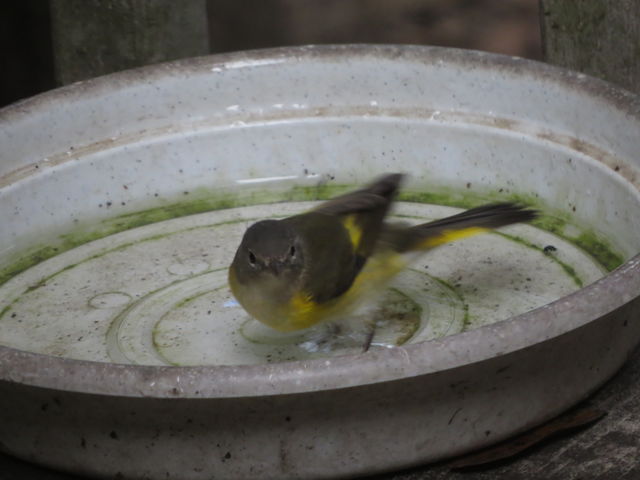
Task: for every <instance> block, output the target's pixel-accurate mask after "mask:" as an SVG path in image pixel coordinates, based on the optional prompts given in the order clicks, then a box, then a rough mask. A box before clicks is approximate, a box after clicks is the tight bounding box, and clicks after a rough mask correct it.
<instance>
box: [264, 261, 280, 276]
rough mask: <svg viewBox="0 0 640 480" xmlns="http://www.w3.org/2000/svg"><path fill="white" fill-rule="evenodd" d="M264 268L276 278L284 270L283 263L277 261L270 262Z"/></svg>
mask: <svg viewBox="0 0 640 480" xmlns="http://www.w3.org/2000/svg"><path fill="white" fill-rule="evenodd" d="M266 266H267V268H268V269H269V271H271V272H272V273H273V274H274V275H275V276H276V277H277V276H279V275H280V273H282V270H283V269H284V263H283V262H280V261H278V260H271V261H270V262H268V263H267V265H266Z"/></svg>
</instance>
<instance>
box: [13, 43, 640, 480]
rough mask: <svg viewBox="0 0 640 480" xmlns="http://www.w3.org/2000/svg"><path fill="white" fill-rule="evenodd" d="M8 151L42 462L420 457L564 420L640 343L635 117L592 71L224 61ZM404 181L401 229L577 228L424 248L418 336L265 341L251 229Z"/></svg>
mask: <svg viewBox="0 0 640 480" xmlns="http://www.w3.org/2000/svg"><path fill="white" fill-rule="evenodd" d="M0 144H1V145H2V150H1V153H0V155H1V157H0V218H1V219H2V229H0V272H5V277H4V280H5V282H4V283H3V284H2V285H0V312H1V313H0V344H2V345H4V346H2V347H0V378H1V379H2V380H1V381H0V412H2V414H0V419H1V421H2V424H3V429H2V431H1V432H0V442H1V443H0V445H1V446H2V448H3V449H4V450H6V451H8V452H10V453H12V454H14V455H17V456H20V457H22V458H27V459H30V460H32V461H36V462H40V463H43V464H46V465H50V466H53V467H56V468H61V469H66V470H71V471H76V472H81V473H88V474H93V475H104V476H114V475H117V474H118V473H120V474H122V475H124V477H125V478H130V477H141V478H166V476H167V475H169V476H171V477H175V478H184V479H191V478H193V479H200V478H211V477H212V476H215V477H220V478H243V479H244V478H294V477H295V478H299V477H325V478H329V477H336V478H343V477H345V476H352V475H362V474H366V473H374V472H378V471H384V470H389V469H393V468H400V467H406V466H409V465H413V464H416V463H422V462H427V461H432V460H436V459H440V458H444V457H446V456H451V455H454V454H457V453H461V452H464V451H469V450H471V449H473V448H477V447H480V446H483V445H487V444H489V443H492V442H495V441H498V440H500V439H502V438H505V437H506V436H508V435H511V434H513V433H515V432H518V431H521V430H523V429H525V428H528V427H530V426H532V425H534V424H537V423H540V422H541V421H543V420H545V419H547V418H550V417H551V416H553V415H555V414H557V413H558V412H560V411H562V410H563V409H566V408H567V407H569V406H570V405H572V404H574V403H576V402H577V401H579V400H580V399H582V398H584V397H585V396H586V395H587V394H588V393H590V392H591V391H593V390H594V389H595V388H596V387H597V386H598V385H600V384H601V383H602V382H603V381H605V380H606V379H607V378H609V376H610V375H611V374H612V373H613V372H615V371H616V369H617V368H619V366H620V365H621V364H622V362H623V361H624V360H625V358H626V357H627V355H628V353H629V351H630V350H631V349H632V348H633V347H634V346H635V345H636V344H637V343H638V339H639V338H640V325H639V322H638V315H639V309H640V306H639V305H640V303H639V300H638V296H639V295H640V258H639V257H638V256H637V254H638V252H639V251H640V235H639V231H640V220H639V216H638V215H637V212H638V209H639V207H640V194H639V191H638V187H639V185H640V163H639V161H638V157H637V152H638V150H639V149H638V147H639V146H640V102H639V100H638V99H637V97H634V96H632V95H630V94H628V93H625V92H622V91H620V90H617V89H615V88H614V87H612V86H610V85H608V84H605V83H603V82H599V81H597V80H594V79H591V78H588V77H585V76H583V75H580V74H575V73H571V72H568V71H564V70H560V69H556V68H553V67H550V66H547V65H544V64H539V63H535V62H529V61H525V60H521V59H517V58H508V57H502V56H495V55H489V54H484V53H479V52H468V51H459V50H449V49H439V48H426V47H392V46H338V47H301V48H294V49H281V50H270V51H261V52H247V53H238V54H233V55H228V56H214V57H203V58H197V59H190V60H184V61H179V62H174V63H170V64H163V65H158V66H152V67H148V68H144V69H139V70H133V71H128V72H123V73H120V74H115V75H110V76H107V77H102V78H99V79H96V80H92V81H88V82H82V83H78V84H74V85H71V86H68V87H65V88H62V89H59V90H56V91H53V92H50V93H48V94H45V95H41V96H38V97H35V98H33V99H30V100H27V101H24V102H21V103H18V104H15V105H13V106H11V107H9V108H6V109H4V110H3V111H2V112H0ZM389 171H402V172H407V173H409V174H410V178H409V179H408V181H407V183H406V185H405V189H406V191H407V192H408V193H407V194H406V196H405V197H404V200H407V201H405V202H401V203H400V204H399V205H398V207H397V209H396V210H395V212H394V215H396V218H397V219H400V220H403V221H415V222H417V221H424V220H428V219H431V218H436V217H440V216H444V215H447V214H450V213H453V212H455V211H457V210H453V209H451V208H449V207H441V206H434V205H431V204H432V203H440V202H439V200H440V201H442V202H444V203H450V204H458V205H463V204H469V203H478V202H481V201H482V200H483V199H485V200H486V201H491V200H498V199H506V200H513V199H521V200H524V201H527V202H530V203H532V204H533V205H535V206H536V207H538V208H542V209H543V210H544V211H545V212H546V213H548V214H550V215H551V216H553V217H557V218H558V219H559V220H558V222H556V223H555V225H556V231H555V234H554V233H549V232H545V231H544V230H541V229H539V228H536V227H533V226H523V225H516V226H513V227H509V228H508V229H505V230H504V232H503V234H502V235H499V234H491V235H485V236H483V237H478V238H475V239H468V240H464V241H463V242H461V243H460V244H457V245H453V246H446V247H442V248H441V249H439V250H437V251H436V252H432V253H429V254H428V255H427V256H425V257H424V262H423V261H422V260H421V262H420V263H419V264H418V265H416V268H415V269H414V270H411V271H409V272H407V273H406V274H405V275H404V276H403V277H401V278H399V279H398V283H397V284H396V285H395V288H397V290H398V291H400V292H401V294H402V295H406V296H408V297H409V298H410V299H411V302H414V303H412V305H413V304H418V305H420V308H419V311H420V315H421V317H420V322H418V323H416V325H417V327H416V330H415V332H414V331H413V330H411V331H412V332H413V333H414V336H413V337H412V338H411V339H410V340H409V341H408V342H407V343H404V344H403V345H400V346H392V345H390V344H393V343H402V342H396V341H395V340H397V339H398V338H400V337H402V338H403V340H402V341H403V342H404V341H405V340H406V338H404V334H405V333H406V328H405V327H406V325H399V324H394V325H392V327H390V328H389V329H388V330H389V331H388V332H386V333H384V335H386V337H384V338H382V337H383V336H384V335H382V334H381V337H380V339H379V342H378V344H374V347H373V348H372V349H371V351H369V352H368V353H366V354H363V353H358V348H357V345H356V346H354V345H346V347H345V345H339V346H338V348H337V349H336V350H335V351H333V352H323V351H317V350H312V351H310V350H309V349H306V350H305V349H301V348H299V345H300V344H305V345H306V343H305V342H306V341H307V340H308V338H304V337H301V338H296V339H294V340H292V341H288V343H287V342H284V344H283V345H279V346H277V348H276V347H275V346H274V345H273V343H272V342H273V339H269V340H268V341H266V342H265V341H263V340H262V338H263V337H262V335H263V334H262V333H261V332H257V333H256V331H254V330H251V329H250V328H249V327H246V328H245V327H244V325H245V323H246V322H247V319H246V316H245V315H244V314H243V312H242V311H241V310H240V309H239V308H238V307H237V305H234V303H233V302H232V299H231V298H230V296H229V293H228V289H227V287H226V283H225V275H226V273H225V268H226V266H227V265H228V263H229V261H230V259H231V256H232V254H233V251H234V249H235V247H236V245H237V242H239V239H240V236H241V234H242V231H243V229H244V228H245V227H246V226H247V225H248V224H249V223H250V222H251V221H254V220H255V219H257V218H263V217H265V216H274V217H278V216H283V215H287V214H290V213H295V212H298V211H302V210H304V209H305V208H308V207H309V206H310V205H311V204H310V203H299V201H301V200H306V201H313V200H314V199H315V198H324V197H326V196H330V195H331V194H334V193H336V192H338V191H340V187H341V186H344V187H345V188H347V187H354V186H357V185H360V184H362V183H364V182H366V181H368V180H370V179H371V178H372V177H373V176H375V175H376V174H380V173H383V172H389ZM409 200H414V202H412V201H409ZM415 200H420V201H421V202H426V203H415ZM274 201H284V203H276V204H272V203H269V205H260V204H262V203H265V202H274ZM222 207H228V208H225V209H221V208H222ZM190 213H198V214H197V215H188V216H187V214H190ZM174 217H176V218H174ZM177 217H180V218H177ZM134 227H137V228H134ZM556 234H559V235H561V236H562V237H564V238H561V237H560V236H557V235H556ZM587 238H588V239H589V242H586V240H585V239H587ZM572 239H573V240H576V241H575V242H572V241H571V240H572ZM581 239H582V240H581ZM594 239H595V240H597V241H595V242H594V241H593V240H594ZM85 240H86V241H87V243H85ZM587 244H588V245H591V246H593V251H591V252H589V251H586V252H585V251H584V250H582V249H581V248H580V246H582V247H584V246H585V245H587ZM546 245H553V246H554V247H555V248H556V250H555V251H553V252H552V253H551V254H549V253H548V252H547V253H545V252H544V251H543V250H542V249H543V247H544V246H546ZM605 247H606V248H605ZM56 249H57V250H56ZM55 253H59V254H57V255H54V254H55ZM38 255H39V256H40V257H41V258H43V259H45V260H44V261H42V262H36V261H35V260H34V258H33V257H34V256H38ZM29 256H31V257H32V258H30V257H29ZM615 259H618V260H620V261H623V262H624V263H623V264H622V265H621V266H620V267H618V268H617V269H616V270H614V271H613V272H611V273H608V274H606V271H605V269H604V268H603V266H602V265H600V264H599V263H598V260H601V261H603V262H604V263H606V264H607V265H606V266H608V267H612V266H614V265H612V262H614V260H615ZM21 266H22V267H21ZM6 272H14V273H16V274H15V275H11V278H9V276H8V275H6ZM580 287H583V288H580ZM402 298H404V297H402ZM396 300H397V298H396ZM394 301H395V300H394ZM398 301H400V300H398ZM410 327H411V325H410ZM407 328H408V327H407ZM256 339H258V341H256ZM290 360H294V361H290ZM62 452H64V454H62Z"/></svg>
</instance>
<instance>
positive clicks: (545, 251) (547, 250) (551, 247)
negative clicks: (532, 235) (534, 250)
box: [542, 245, 558, 255]
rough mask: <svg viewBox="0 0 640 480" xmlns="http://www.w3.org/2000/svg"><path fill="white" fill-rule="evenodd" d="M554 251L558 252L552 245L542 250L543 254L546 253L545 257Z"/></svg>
mask: <svg viewBox="0 0 640 480" xmlns="http://www.w3.org/2000/svg"><path fill="white" fill-rule="evenodd" d="M556 250H558V249H557V248H556V247H554V246H553V245H547V246H546V247H544V248H543V249H542V251H543V252H544V253H546V254H547V255H549V254H550V253H552V252H555V251H556Z"/></svg>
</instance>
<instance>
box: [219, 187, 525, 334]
mask: <svg viewBox="0 0 640 480" xmlns="http://www.w3.org/2000/svg"><path fill="white" fill-rule="evenodd" d="M401 180H402V175H401V174H390V175H386V176H383V177H381V178H379V179H378V180H376V181H374V182H373V183H372V184H371V185H369V186H367V187H365V188H363V189H360V190H356V191H354V192H349V193H346V194H344V195H341V196H339V197H336V198H334V199H331V200H328V201H326V202H324V203H322V204H320V205H319V206H318V207H316V208H314V209H313V210H311V211H310V212H306V213H303V214H300V215H294V216H292V217H288V218H284V219H282V220H263V221H261V222H257V223H255V224H254V225H252V226H251V227H249V229H248V230H247V232H246V233H245V235H244V237H243V240H242V242H241V244H240V247H239V248H238V250H237V252H236V255H235V257H234V260H233V263H232V265H231V267H230V269H229V283H230V286H231V289H232V292H233V294H234V296H235V297H236V299H237V300H238V302H239V303H240V304H241V305H242V306H243V307H244V308H245V310H246V311H247V312H248V313H249V314H250V315H252V316H253V317H255V318H256V319H258V320H260V321H261V322H263V323H265V324H267V325H269V326H270V327H272V328H274V329H276V330H280V331H292V330H299V329H303V328H307V327H310V326H312V325H315V324H316V323H319V322H323V321H327V320H335V319H338V318H339V317H340V316H344V315H348V314H349V313H350V312H353V311H354V310H355V309H357V307H358V306H359V305H361V304H362V303H363V302H365V301H366V300H367V299H368V298H370V297H371V296H375V295H376V294H377V293H379V292H380V291H381V289H382V288H383V287H384V286H385V285H386V284H387V283H388V282H389V281H390V280H391V279H392V278H393V277H395V276H396V275H397V274H398V273H399V272H401V271H402V270H403V269H404V268H406V267H407V266H408V265H409V264H410V263H411V262H412V261H413V260H415V258H416V257H417V256H418V255H419V254H420V253H423V252H424V251H426V250H429V249H431V248H434V247H436V246H438V245H441V244H443V243H448V242H451V241H454V240H458V239H460V238H464V237H467V236H471V235H475V234H478V233H482V232H485V231H488V230H490V229H494V228H498V227H501V226H505V225H509V224H512V223H516V222H525V221H529V220H531V219H532V218H534V217H535V212H534V211H532V210H527V209H524V208H522V207H520V206H517V205H514V204H511V203H497V204H491V205H485V206H482V207H477V208H474V209H471V210H467V211H465V212H462V213H460V214H457V215H454V216H451V217H447V218H443V219H440V220H436V221H433V222H429V223H425V224H421V225H416V226H406V225H397V224H388V223H385V218H386V217H387V214H388V212H389V208H390V207H391V205H392V203H393V201H394V199H395V197H396V194H397V190H398V188H399V185H400V183H401Z"/></svg>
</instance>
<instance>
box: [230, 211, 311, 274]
mask: <svg viewBox="0 0 640 480" xmlns="http://www.w3.org/2000/svg"><path fill="white" fill-rule="evenodd" d="M302 262H303V252H302V246H301V244H300V241H299V239H298V237H297V235H296V233H295V231H294V230H293V229H292V228H291V226H290V225H288V224H287V223H285V222H283V221H280V220H262V221H260V222H258V223H255V224H253V225H251V227H249V228H248V229H247V231H246V232H245V234H244V237H243V238H242V242H241V243H240V246H239V247H238V250H237V252H236V255H235V258H234V260H233V267H234V268H235V269H236V273H237V274H238V277H239V278H238V279H239V280H241V281H242V280H243V279H245V278H247V277H255V276H256V275H258V276H262V275H272V276H281V275H285V276H291V275H293V274H297V273H299V272H300V271H301V270H302Z"/></svg>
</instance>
